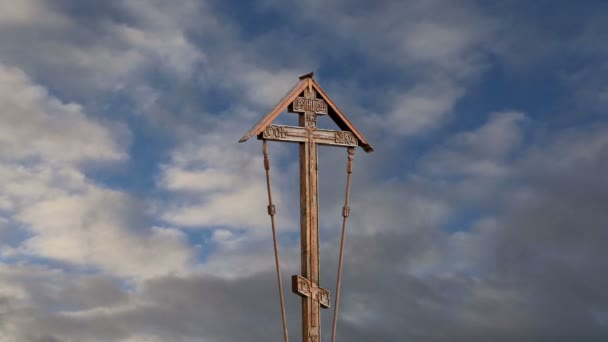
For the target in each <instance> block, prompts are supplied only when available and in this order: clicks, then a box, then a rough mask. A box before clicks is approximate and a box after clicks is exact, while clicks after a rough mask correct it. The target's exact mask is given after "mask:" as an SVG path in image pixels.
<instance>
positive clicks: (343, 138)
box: [336, 132, 357, 145]
mask: <svg viewBox="0 0 608 342" xmlns="http://www.w3.org/2000/svg"><path fill="white" fill-rule="evenodd" d="M336 143H337V144H349V145H350V144H357V138H355V136H354V135H353V134H352V133H351V132H336Z"/></svg>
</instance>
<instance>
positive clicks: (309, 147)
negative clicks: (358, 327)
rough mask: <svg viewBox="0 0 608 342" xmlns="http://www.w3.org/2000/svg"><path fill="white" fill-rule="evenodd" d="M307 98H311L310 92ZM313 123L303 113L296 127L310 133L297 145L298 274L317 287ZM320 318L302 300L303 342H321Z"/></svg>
mask: <svg viewBox="0 0 608 342" xmlns="http://www.w3.org/2000/svg"><path fill="white" fill-rule="evenodd" d="M309 80H310V79H309ZM308 95H309V96H310V95H311V92H309V93H308ZM316 123H317V121H316V114H315V113H314V112H304V113H303V114H300V116H299V125H300V126H301V127H304V129H305V130H307V131H308V133H309V134H308V135H309V138H308V139H307V140H306V142H304V143H301V144H300V208H301V210H302V215H301V217H300V225H301V228H300V231H301V233H300V236H301V252H302V255H301V263H302V265H301V266H302V268H301V274H302V277H304V278H305V279H307V280H309V281H310V282H311V283H313V284H316V286H319V207H318V204H319V202H318V200H319V196H318V193H317V191H318V185H317V184H318V182H317V170H318V167H317V144H316V143H315V140H314V138H312V135H313V132H314V131H315V129H316ZM320 316H321V315H320V313H319V304H318V303H317V302H314V301H313V300H312V298H310V297H302V341H306V342H319V341H320V338H321V337H320V335H321V317H320Z"/></svg>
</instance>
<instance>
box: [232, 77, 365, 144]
mask: <svg viewBox="0 0 608 342" xmlns="http://www.w3.org/2000/svg"><path fill="white" fill-rule="evenodd" d="M305 89H308V91H309V92H316V93H318V95H319V96H320V99H314V100H313V99H309V100H312V102H308V104H306V103H304V104H303V106H304V107H305V108H301V106H299V105H297V106H295V107H296V109H298V112H299V110H302V109H306V106H308V107H307V108H308V109H313V110H311V111H310V112H312V113H314V114H315V117H316V114H319V115H321V114H325V113H327V114H328V115H329V117H330V118H331V119H332V120H333V121H334V122H335V123H336V124H337V125H338V127H340V129H341V130H342V131H347V132H351V133H352V134H353V135H354V136H355V137H356V138H357V143H358V145H359V146H361V147H362V148H363V149H364V150H365V152H372V151H373V150H374V149H373V148H372V146H371V145H370V144H369V142H368V141H367V139H365V137H364V136H363V134H361V132H359V130H358V129H357V128H356V127H355V125H353V123H352V122H351V121H350V120H349V119H348V118H347V117H346V115H344V113H342V111H341V110H340V109H339V108H338V106H337V105H336V103H335V102H334V101H333V100H332V99H331V98H330V97H329V96H328V95H327V93H326V92H325V91H324V90H323V88H321V86H319V84H317V82H316V81H315V80H314V79H313V78H312V73H310V74H306V75H303V76H301V77H300V81H299V82H298V83H297V84H296V85H295V86H294V87H293V88H292V89H291V90H290V91H289V92H288V93H287V94H286V95H285V96H284V97H283V98H282V99H281V100H280V101H279V103H277V105H276V106H274V108H273V109H272V110H271V111H270V112H268V113H267V114H266V115H264V117H262V119H260V121H258V122H257V123H256V124H255V125H254V126H253V127H252V128H251V129H250V130H249V131H248V132H247V133H245V135H243V137H242V138H241V139H240V140H239V142H244V141H247V140H248V139H249V138H250V137H252V136H254V135H255V136H257V135H258V134H260V133H262V132H263V131H264V129H265V128H266V127H268V126H269V125H271V124H272V122H273V121H274V119H276V118H277V116H279V115H280V114H281V112H283V111H284V110H286V109H289V110H290V111H295V110H294V105H293V101H294V100H296V99H298V98H301V96H300V95H302V93H303V92H304V90H305ZM304 95H306V94H304ZM304 98H306V96H304ZM319 100H320V101H319ZM322 104H324V105H325V109H324V110H323V109H322V106H323V105H322ZM314 109H316V112H315V110H314Z"/></svg>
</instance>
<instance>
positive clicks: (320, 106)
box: [291, 93, 327, 114]
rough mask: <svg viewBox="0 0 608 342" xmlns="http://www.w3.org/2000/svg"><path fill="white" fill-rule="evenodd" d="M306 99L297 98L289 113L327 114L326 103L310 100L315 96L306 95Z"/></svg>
mask: <svg viewBox="0 0 608 342" xmlns="http://www.w3.org/2000/svg"><path fill="white" fill-rule="evenodd" d="M306 95H308V96H307V97H297V98H296V99H295V100H293V103H292V104H291V111H292V112H297V113H304V112H313V113H316V114H327V103H325V101H324V100H323V99H316V98H312V97H315V95H316V94H314V93H313V94H312V95H309V94H306Z"/></svg>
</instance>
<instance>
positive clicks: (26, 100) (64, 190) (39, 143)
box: [0, 65, 192, 278]
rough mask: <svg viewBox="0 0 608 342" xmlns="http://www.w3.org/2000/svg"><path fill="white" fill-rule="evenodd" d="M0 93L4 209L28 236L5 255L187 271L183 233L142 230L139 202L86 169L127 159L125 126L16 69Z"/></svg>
mask: <svg viewBox="0 0 608 342" xmlns="http://www.w3.org/2000/svg"><path fill="white" fill-rule="evenodd" d="M0 88H1V89H0V104H1V106H2V107H3V111H2V114H0V115H2V118H3V123H4V124H3V125H2V127H0V142H1V144H0V145H1V146H0V160H2V161H3V164H2V166H0V175H2V178H1V180H0V190H1V193H2V194H3V196H2V207H3V209H4V210H5V211H6V217H7V219H6V220H7V222H8V223H7V224H8V225H9V226H10V227H11V228H16V227H22V229H25V230H26V231H27V233H28V236H29V237H28V238H27V239H26V240H25V241H23V242H22V244H21V245H19V246H17V247H10V246H3V249H4V254H7V253H8V254H7V255H9V254H10V255H11V256H13V257H17V258H21V257H25V256H28V255H31V256H36V257H43V258H48V259H54V260H60V261H63V262H67V263H70V264H75V265H79V266H85V267H88V266H93V267H97V268H100V269H102V270H103V271H105V272H108V273H111V274H117V275H121V276H126V277H136V278H137V277H150V276H158V275H162V274H166V273H169V272H179V271H183V270H185V268H186V267H187V265H188V263H189V262H190V259H191V257H192V251H191V249H190V247H189V246H188V245H187V243H186V238H185V236H184V235H183V234H182V233H181V232H179V231H177V230H174V229H161V228H151V229H139V228H140V227H142V226H143V222H141V221H140V219H139V218H140V216H141V215H143V214H142V212H143V208H141V207H138V206H137V201H136V200H135V199H133V198H131V197H130V196H128V195H127V194H125V193H122V192H120V191H116V190H109V189H105V188H103V187H100V186H99V185H97V184H95V183H94V182H92V181H91V180H90V179H88V178H87V177H86V175H85V174H84V173H83V172H82V170H81V169H80V168H81V166H82V164H83V162H95V163H99V162H116V161H120V160H123V159H126V158H127V154H126V151H125V150H126V147H127V146H125V145H124V144H121V141H122V142H126V139H125V136H126V135H127V132H126V130H125V128H124V127H121V126H118V125H114V127H108V126H105V125H103V124H101V123H100V122H98V121H96V120H93V119H90V118H89V117H87V115H86V114H85V113H84V112H83V109H82V107H81V106H79V105H78V104H74V103H68V104H66V103H63V102H62V101H60V100H59V99H57V98H56V97H54V96H52V95H50V94H49V93H48V91H47V90H46V89H45V88H43V87H41V86H39V85H36V84H34V83H33V82H32V81H31V80H30V79H29V78H28V77H27V76H26V75H25V74H24V73H23V72H22V71H20V70H18V69H15V68H10V67H7V66H5V65H0ZM138 213H139V214H138ZM13 243H14V242H13ZM159 253H160V254H162V258H158V257H157V256H158V255H159ZM150 260H155V261H154V262H150Z"/></svg>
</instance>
